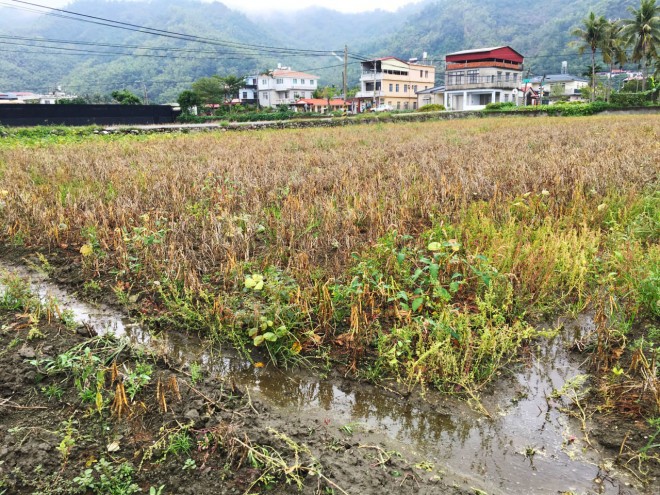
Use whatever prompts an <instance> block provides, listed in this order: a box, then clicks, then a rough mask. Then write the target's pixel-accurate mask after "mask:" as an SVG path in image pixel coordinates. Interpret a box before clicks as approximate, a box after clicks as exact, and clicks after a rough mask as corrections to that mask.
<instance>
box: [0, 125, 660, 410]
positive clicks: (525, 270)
mask: <svg viewBox="0 0 660 495" xmlns="http://www.w3.org/2000/svg"><path fill="white" fill-rule="evenodd" d="M659 143H660V119H658V117H656V116H627V117H621V116H617V117H612V116H598V117H589V118H562V119H559V118H535V119H530V118H524V119H522V118H521V119H513V118H511V119H481V120H463V121H453V122H428V123H410V124H376V125H371V126H355V127H351V128H336V129H306V130H286V131H257V132H245V133H221V134H199V135H176V136H167V137H162V136H161V137H153V138H147V139H144V138H131V137H125V138H113V139H104V138H100V137H99V138H94V139H77V138H72V139H71V140H70V142H66V140H64V142H63V143H60V144H44V143H41V144H40V143H39V142H38V140H37V142H36V143H35V142H31V143H30V145H23V144H22V143H21V142H20V141H16V142H7V143H5V144H4V145H2V146H0V195H1V197H0V228H1V235H2V238H3V241H4V242H6V243H10V244H13V245H20V246H23V247H26V248H29V249H39V250H47V251H49V252H51V253H53V252H54V253H61V254H62V255H65V256H68V258H67V259H72V260H74V261H76V262H78V263H79V264H80V270H81V273H82V274H84V277H85V285H84V287H85V290H87V291H88V292H93V291H98V290H103V289H104V288H106V289H107V290H108V291H110V290H112V291H114V293H115V295H116V296H117V297H118V298H119V300H120V301H124V302H126V303H127V304H131V303H132V304H133V305H134V306H135V307H137V308H138V309H140V310H141V311H142V313H143V314H144V315H146V316H145V317H146V318H148V319H149V320H150V321H151V322H152V323H153V324H154V325H157V326H163V327H165V326H175V327H176V328H178V329H180V330H184V331H191V332H200V333H203V334H205V335H211V336H215V337H218V338H220V339H226V340H230V341H232V342H233V343H234V344H235V345H237V346H238V347H241V348H243V349H244V350H246V352H250V351H252V350H254V349H255V348H256V349H257V350H261V349H263V350H264V352H267V355H268V356H270V358H272V359H273V360H275V361H278V362H284V363H290V362H294V361H296V360H298V359H301V358H302V356H318V355H319V354H323V355H326V354H329V355H332V356H333V357H335V358H337V359H339V360H341V361H342V362H344V363H345V364H346V365H347V366H350V367H352V369H354V370H356V371H357V372H359V373H362V374H363V375H366V376H368V377H370V378H372V379H378V378H380V377H384V376H394V377H398V378H400V379H402V380H404V381H405V382H407V383H409V384H416V383H424V384H432V385H434V386H436V387H438V388H440V389H443V390H451V391H457V390H459V391H467V393H468V394H469V395H472V394H475V393H476V392H477V391H478V390H479V389H480V387H481V386H482V385H483V384H484V383H487V382H488V380H489V379H490V378H491V377H492V376H493V374H494V373H495V372H496V371H497V370H498V369H500V368H501V367H502V366H504V365H505V364H506V363H507V362H508V361H509V360H510V359H512V357H514V356H515V355H516V352H517V351H518V349H519V348H520V346H521V345H523V344H524V342H526V341H527V340H528V339H530V338H532V337H533V335H534V330H533V328H532V327H531V326H530V323H533V322H535V321H538V320H539V319H540V318H543V317H544V316H546V315H549V314H556V313H558V312H567V311H572V312H577V311H581V310H584V309H585V308H589V309H590V310H592V311H595V312H596V314H597V316H598V317H599V321H600V324H599V330H598V332H597V335H594V336H591V337H590V338H591V339H592V342H591V347H592V348H594V349H595V354H596V355H597V356H598V357H599V358H598V359H599V360H598V363H599V366H600V367H601V369H603V370H609V369H611V368H612V367H615V366H621V367H623V366H627V364H628V363H619V362H618V360H617V359H618V358H619V357H620V356H621V352H619V351H620V350H621V349H622V348H625V347H626V342H627V341H628V340H629V337H628V335H629V333H630V332H633V331H637V332H639V331H640V328H641V332H646V333H647V334H649V332H650V334H649V335H644V338H645V339H646V340H645V342H651V348H650V349H651V350H649V348H646V347H645V346H644V345H642V346H641V347H640V346H638V350H639V349H641V351H640V352H642V355H644V356H646V358H645V359H647V361H648V362H647V365H648V366H650V365H649V364H648V363H649V362H651V359H652V358H651V354H649V353H650V352H651V351H652V349H654V347H653V346H654V345H657V344H658V343H659V342H658V341H657V340H654V339H660V335H656V334H657V333H658V332H656V334H653V331H652V330H653V328H655V327H652V326H649V325H647V323H646V322H648V321H651V320H652V318H654V317H657V316H658V314H659V312H660V310H659V307H658V287H657V281H658V273H660V268H659V263H660V261H659V260H660V254H659V250H658V236H659V233H658V229H659V227H658V226H659V225H660V218H659V213H658V212H659V211H660V209H659V208H658V203H659V202H660V197H659V195H658V192H657V191H658V172H659V164H660V145H659ZM136 301H137V302H136ZM656 330H657V329H656ZM630 338H632V337H630ZM644 353H646V354H644ZM637 364H638V365H639V362H637ZM648 366H647V367H648ZM638 368H639V366H638ZM626 369H627V368H626ZM647 371H648V370H646V371H645V370H641V369H637V372H639V373H646V372H647ZM633 374H634V373H633V371H630V376H631V377H632V375H633ZM626 376H628V375H626ZM640 376H641V375H640ZM640 380H641V378H640ZM638 383H640V382H639V381H638ZM656 385H657V384H656ZM623 388H624V387H622V389H623ZM625 390H626V391H627V392H626V393H629V394H630V393H632V392H631V391H630V390H631V389H630V388H625ZM635 390H637V389H635ZM640 390H641V388H640ZM635 393H637V392H635ZM641 393H642V392H639V394H641ZM644 394H645V395H644V398H643V399H644V401H647V403H648V404H649V407H651V408H652V409H655V410H656V411H657V407H658V404H659V403H660V393H659V392H658V390H657V388H656V389H654V390H653V389H649V388H648V387H647V388H645V389H644ZM638 398H639V396H638V395H636V396H635V399H638ZM627 400H628V399H627ZM629 400H632V399H629Z"/></svg>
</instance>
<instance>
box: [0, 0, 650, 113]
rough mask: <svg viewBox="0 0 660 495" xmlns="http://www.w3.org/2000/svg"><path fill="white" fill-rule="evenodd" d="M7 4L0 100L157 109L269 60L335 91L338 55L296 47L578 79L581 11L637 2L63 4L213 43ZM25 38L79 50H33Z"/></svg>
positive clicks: (606, 10) (193, 0)
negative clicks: (262, 10) (455, 56)
mask: <svg viewBox="0 0 660 495" xmlns="http://www.w3.org/2000/svg"><path fill="white" fill-rule="evenodd" d="M35 1H36V0H35ZM37 3H38V2H37ZM6 4H7V3H6V2H3V5H2V6H0V91H19V90H32V91H35V92H46V91H52V90H53V89H54V88H55V87H56V86H57V85H61V86H62V87H63V88H64V89H65V90H66V91H68V92H74V93H78V94H109V93H110V92H111V91H113V90H116V89H123V88H126V89H129V90H131V91H134V92H135V93H137V94H140V95H143V94H144V89H145V87H146V89H147V92H148V96H149V99H150V100H151V101H155V102H166V101H173V100H174V99H176V96H177V95H178V94H179V93H180V92H181V91H182V90H184V89H187V88H188V87H189V86H190V83H191V82H192V81H194V80H195V79H197V78H199V77H203V76H209V75H212V74H220V75H228V74H236V75H247V74H250V73H254V72H257V71H261V70H265V69H268V68H274V67H276V66H277V64H278V63H281V64H283V65H288V66H292V67H294V68H295V69H298V70H303V71H309V72H314V73H315V74H318V75H319V76H320V77H321V84H322V85H325V84H336V85H339V84H340V81H341V73H342V64H341V61H340V60H338V57H336V56H333V55H331V54H328V53H326V54H324V55H323V56H320V55H321V54H317V56H311V55H309V54H306V53H304V52H303V51H302V50H337V51H338V53H337V54H338V55H341V53H339V51H340V50H342V49H343V47H344V45H348V46H349V52H350V53H351V54H359V55H363V56H367V57H371V56H382V55H394V56H397V57H401V58H408V57H420V56H421V55H422V53H423V52H428V54H429V57H430V60H431V61H432V62H433V63H434V64H436V65H437V67H438V69H439V71H438V73H439V77H438V80H439V81H441V80H442V68H443V60H444V55H445V54H446V53H448V52H451V51H456V50H462V49H467V48H471V47H478V46H493V45H505V44H508V45H511V46H513V47H514V48H515V49H517V50H518V51H520V52H521V53H522V54H523V55H525V57H526V66H527V69H528V70H529V71H530V73H531V74H540V73H544V72H558V71H559V68H560V66H561V61H562V60H567V61H568V62H569V70H570V71H571V72H574V73H581V72H582V71H583V70H584V69H585V67H586V66H587V65H588V61H587V58H586V57H578V56H577V55H576V50H575V49H574V48H572V47H569V46H568V43H569V42H570V41H571V40H572V37H571V36H570V31H571V30H572V29H573V28H574V27H576V26H578V25H579V24H580V21H581V19H582V18H584V17H585V16H586V15H587V13H588V12H589V11H590V10H594V11H595V12H596V13H597V14H599V15H600V14H602V15H605V16H606V17H608V18H618V17H625V16H627V12H626V7H627V6H629V5H637V4H638V0H600V1H595V0H575V1H567V0H547V1H546V2H544V4H543V5H542V6H541V5H539V6H534V5H530V4H529V2H526V1H523V0H466V1H464V2H455V1H453V0H437V1H433V0H429V1H427V2H422V3H421V4H413V5H409V6H406V7H402V8H401V9H400V10H399V11H397V12H385V11H374V12H369V13H358V14H342V13H338V12H334V11H332V10H328V9H326V8H309V9H305V10H302V11H299V12H296V13H287V14H282V13H279V14H278V13H274V14H268V15H261V16H259V17H253V18H249V17H248V16H246V15H244V14H241V13H239V12H237V11H234V10H231V9H229V8H227V7H226V6H224V5H223V4H221V3H218V2H213V3H208V2H200V1H199V0H151V1H109V0H102V1H96V0H94V1H92V0H79V1H77V2H75V3H73V4H71V5H69V6H68V7H66V9H67V10H70V11H73V12H80V13H84V14H87V15H90V16H96V17H99V18H106V19H113V20H117V21H121V22H125V23H131V24H135V25H142V26H148V27H151V28H155V29H160V30H166V31H170V32H176V33H185V34H187V35H193V36H199V37H204V38H207V39H208V38H212V39H215V40H217V43H216V44H200V43H197V42H193V41H190V40H188V41H185V40H181V39H176V36H175V37H164V36H153V35H149V34H145V33H141V32H135V31H134V30H131V29H130V27H129V26H124V27H125V28H127V29H117V28H112V27H108V26H103V25H101V24H99V22H98V21H95V20H94V19H89V20H91V21H94V22H95V23H89V22H79V21H76V20H71V19H67V18H62V17H61V16H52V15H51V16H45V15H35V14H34V13H29V12H26V11H25V10H17V9H12V8H8V7H6V6H4V5H6ZM60 15H61V14H60ZM21 37H23V38H28V39H21ZM32 38H41V39H48V40H72V41H77V42H86V43H90V44H88V45H76V44H68V45H62V44H54V43H48V44H44V43H39V44H36V43H34V42H33V41H31V39H32ZM225 42H228V43H225ZM246 44H249V45H252V46H253V47H252V48H247V47H246V46H245V45H246ZM26 45H27V46H26ZM105 45H116V46H105ZM117 45H118V46H117ZM254 45H259V46H258V47H257V48H254ZM269 47H287V48H291V49H292V50H291V51H281V50H277V49H273V48H269ZM148 48H151V49H148ZM154 48H159V49H165V48H167V49H176V51H172V50H168V51H166V50H153V49H154ZM80 50H84V51H85V53H81V52H80ZM90 52H99V53H90ZM358 77H359V63H358V62H357V59H356V58H351V65H350V68H349V81H350V83H351V85H354V84H356V83H357V79H358Z"/></svg>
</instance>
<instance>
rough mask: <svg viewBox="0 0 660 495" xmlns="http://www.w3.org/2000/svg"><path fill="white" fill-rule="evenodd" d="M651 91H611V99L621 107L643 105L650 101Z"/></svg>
mask: <svg viewBox="0 0 660 495" xmlns="http://www.w3.org/2000/svg"><path fill="white" fill-rule="evenodd" d="M650 97H651V92H650V91H647V92H645V93H613V94H612V98H611V101H612V103H613V104H614V105H620V106H622V107H643V106H644V105H646V103H647V102H648V101H650V99H651V98H650Z"/></svg>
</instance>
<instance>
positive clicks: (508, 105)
mask: <svg viewBox="0 0 660 495" xmlns="http://www.w3.org/2000/svg"><path fill="white" fill-rule="evenodd" d="M513 108H516V105H515V103H512V102H510V101H507V102H500V103H489V104H488V105H486V110H510V109H513Z"/></svg>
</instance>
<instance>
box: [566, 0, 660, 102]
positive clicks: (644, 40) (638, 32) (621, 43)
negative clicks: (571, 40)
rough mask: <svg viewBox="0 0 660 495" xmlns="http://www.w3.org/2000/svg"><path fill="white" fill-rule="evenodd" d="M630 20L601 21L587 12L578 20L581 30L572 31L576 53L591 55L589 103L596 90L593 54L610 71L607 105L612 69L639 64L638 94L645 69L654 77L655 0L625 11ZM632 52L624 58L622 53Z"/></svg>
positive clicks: (659, 18)
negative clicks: (598, 56)
mask: <svg viewBox="0 0 660 495" xmlns="http://www.w3.org/2000/svg"><path fill="white" fill-rule="evenodd" d="M628 11H629V12H630V13H631V14H632V15H633V17H632V19H622V20H620V21H608V20H606V19H605V17H603V16H600V17H596V14H594V13H593V12H590V13H589V15H588V16H587V17H585V18H584V19H583V20H582V27H580V28H577V29H575V30H573V31H572V33H571V34H572V35H573V36H575V37H577V38H579V41H578V43H579V45H578V51H579V52H580V53H584V52H585V51H586V50H587V49H588V50H589V51H590V52H591V87H592V91H591V100H592V101H593V100H594V99H595V95H596V92H595V88H596V51H597V50H601V52H602V56H603V62H605V63H606V64H608V65H609V67H610V82H609V84H608V89H607V92H606V99H607V100H608V101H609V99H610V95H611V92H612V91H611V74H612V69H613V68H614V65H619V66H621V65H623V64H624V63H625V62H627V61H628V60H630V61H632V62H636V63H641V62H643V65H642V67H643V71H642V74H643V77H642V91H645V90H646V82H647V79H648V74H649V68H650V67H654V68H655V71H656V73H657V72H658V70H659V69H660V62H659V60H658V51H659V50H660V6H658V5H657V4H656V0H640V6H639V8H638V9H635V8H633V7H628ZM627 49H628V50H630V51H632V54H631V55H630V56H628V53H627V52H626V50H627Z"/></svg>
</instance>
